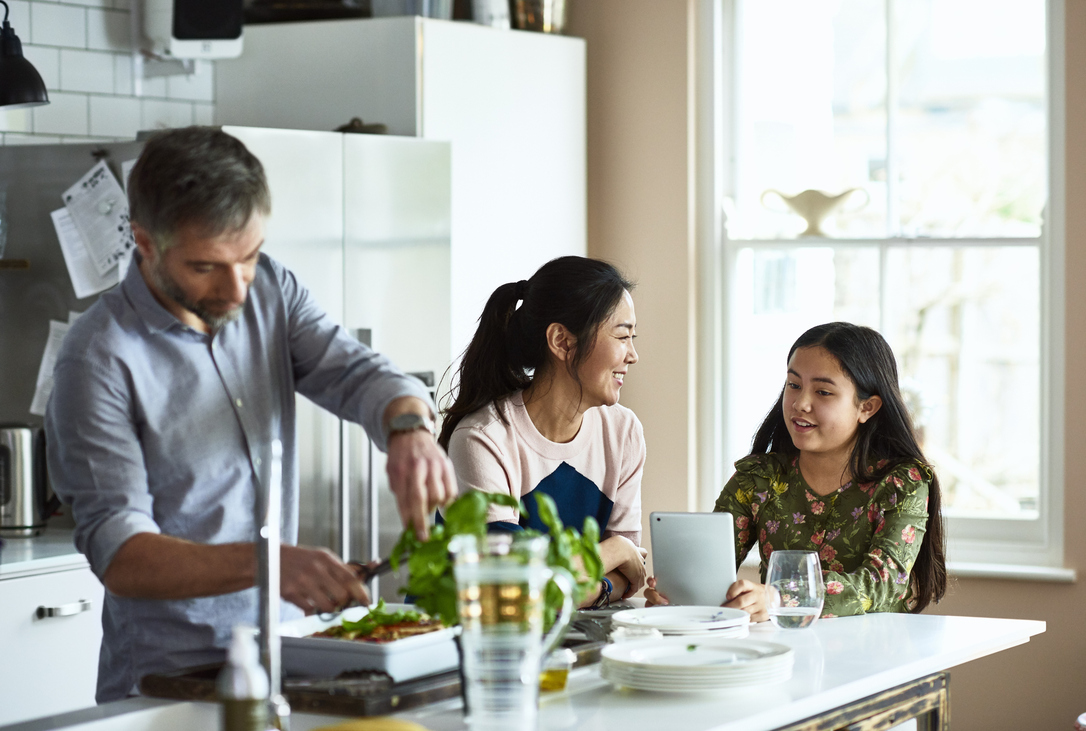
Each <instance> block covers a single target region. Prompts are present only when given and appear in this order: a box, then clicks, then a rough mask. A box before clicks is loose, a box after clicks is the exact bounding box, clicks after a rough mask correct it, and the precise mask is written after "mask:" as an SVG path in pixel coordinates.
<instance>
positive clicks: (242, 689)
mask: <svg viewBox="0 0 1086 731" xmlns="http://www.w3.org/2000/svg"><path fill="white" fill-rule="evenodd" d="M215 688H216V693H217V695H218V697H219V701H220V702H221V703H222V729H223V731H267V729H268V674H267V673H266V672H264V666H263V665H261V664H260V650H259V649H258V648H257V645H256V630H255V629H254V628H252V627H247V626H245V625H238V626H236V627H234V638H233V641H232V642H231V644H230V651H229V653H228V654H227V656H226V665H224V666H223V669H222V671H221V672H220V673H219V677H218V680H217V681H216V686H215Z"/></svg>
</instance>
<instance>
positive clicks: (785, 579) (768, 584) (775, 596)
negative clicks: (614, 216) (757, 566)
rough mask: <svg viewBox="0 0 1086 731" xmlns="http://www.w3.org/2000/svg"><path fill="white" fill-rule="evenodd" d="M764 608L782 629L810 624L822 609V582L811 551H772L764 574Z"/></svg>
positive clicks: (820, 568)
mask: <svg viewBox="0 0 1086 731" xmlns="http://www.w3.org/2000/svg"><path fill="white" fill-rule="evenodd" d="M765 593H766V608H767V609H768V610H769V618H770V619H771V620H772V621H773V624H775V625H777V626H778V627H780V628H782V629H803V628H804V627H810V626H811V625H812V624H814V623H815V620H817V619H818V617H819V615H820V614H821V613H822V604H823V602H825V600H826V586H825V584H824V583H823V582H822V564H821V563H819V560H818V554H817V553H815V552H814V551H774V552H773V553H772V554H771V555H770V556H769V569H768V571H766V578H765Z"/></svg>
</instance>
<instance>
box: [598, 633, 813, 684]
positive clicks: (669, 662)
mask: <svg viewBox="0 0 1086 731" xmlns="http://www.w3.org/2000/svg"><path fill="white" fill-rule="evenodd" d="M601 654H602V659H601V665H600V675H601V676H602V677H603V678H604V680H607V681H608V682H610V683H611V684H612V685H617V686H622V687H627V688H635V689H638V690H654V691H662V692H671V693H699V692H705V691H714V690H724V689H727V688H738V687H742V686H750V685H761V684H768V683H779V682H782V681H785V680H788V679H789V678H790V677H792V663H793V653H792V649H791V648H790V647H786V646H784V645H778V644H776V643H773V642H763V641H761V640H751V639H730V640H729V639H716V638H710V639H702V638H697V639H694V638H687V637H667V638H664V639H662V640H659V639H657V640H639V641H636V642H623V643H620V644H617V645H608V646H607V647H605V648H603V651H602V653H601Z"/></svg>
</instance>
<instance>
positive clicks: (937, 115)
mask: <svg viewBox="0 0 1086 731" xmlns="http://www.w3.org/2000/svg"><path fill="white" fill-rule="evenodd" d="M897 8H898V9H897V11H896V14H895V21H896V22H895V23H894V29H895V36H894V37H895V41H896V43H897V54H896V55H897V62H898V68H899V73H900V91H899V95H898V96H899V99H900V102H899V110H900V116H899V119H900V136H899V139H898V140H897V145H896V149H897V159H898V161H899V164H900V166H901V178H900V180H901V185H900V195H899V197H900V201H901V211H900V216H901V221H900V231H901V233H903V234H905V235H907V236H916V235H927V236H940V237H982V236H983V237H993V236H994V237H1000V236H1008V237H1010V236H1038V235H1040V230H1041V213H1042V209H1043V207H1044V204H1045V198H1046V195H1047V193H1046V183H1045V180H1046V171H1045V145H1046V139H1045V125H1046V113H1045V107H1046V100H1045V6H1044V0H906V1H900V2H898V3H897ZM891 229H892V230H893V229H894V226H893V223H891Z"/></svg>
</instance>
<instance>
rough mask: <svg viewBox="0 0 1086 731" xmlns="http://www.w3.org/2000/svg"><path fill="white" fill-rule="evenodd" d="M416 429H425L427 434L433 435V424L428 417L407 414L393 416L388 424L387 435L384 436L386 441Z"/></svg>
mask: <svg viewBox="0 0 1086 731" xmlns="http://www.w3.org/2000/svg"><path fill="white" fill-rule="evenodd" d="M417 429H425V430H426V431H427V432H429V434H430V436H433V435H434V422H433V419H431V418H430V417H428V416H423V415H422V414H415V413H407V414H399V415H397V416H393V417H392V419H391V420H390V421H389V422H388V433H387V434H385V439H386V441H387V440H388V439H390V438H392V436H393V435H394V434H403V433H404V432H411V431H415V430H417Z"/></svg>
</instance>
